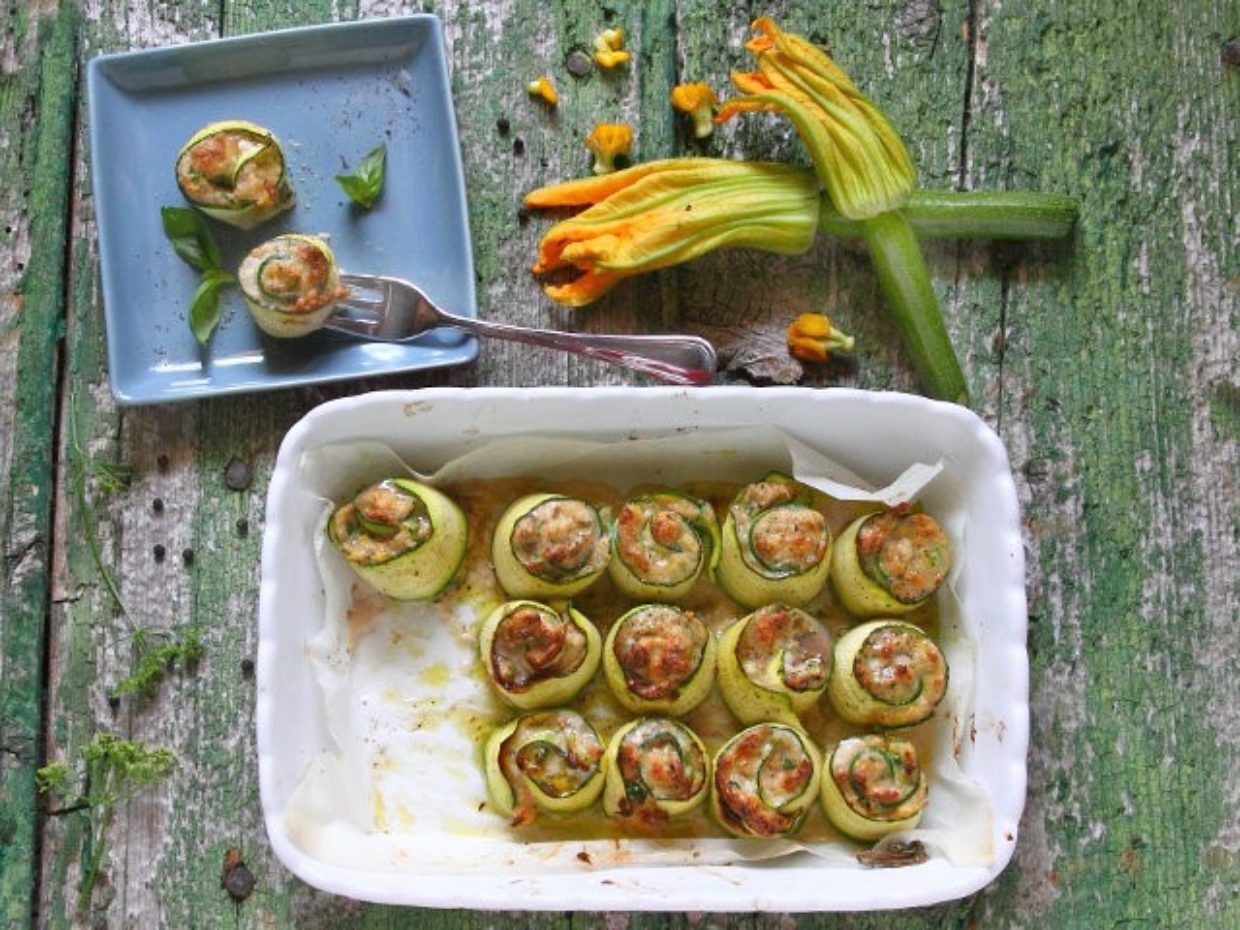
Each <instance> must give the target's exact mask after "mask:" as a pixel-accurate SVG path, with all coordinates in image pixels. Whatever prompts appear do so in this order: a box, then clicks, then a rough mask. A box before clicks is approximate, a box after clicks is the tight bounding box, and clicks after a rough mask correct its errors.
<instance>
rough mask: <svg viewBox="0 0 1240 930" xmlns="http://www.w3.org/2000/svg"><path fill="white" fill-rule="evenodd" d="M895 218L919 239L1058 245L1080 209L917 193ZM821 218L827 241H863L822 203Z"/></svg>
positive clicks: (1027, 198) (1039, 197) (1044, 201)
mask: <svg viewBox="0 0 1240 930" xmlns="http://www.w3.org/2000/svg"><path fill="white" fill-rule="evenodd" d="M899 212H900V214H901V215H902V216H903V217H904V218H905V219H906V220H908V222H909V224H910V225H911V226H912V227H913V231H914V232H915V233H916V234H917V236H918V238H920V239H992V240H1012V239H1062V238H1064V237H1065V236H1067V235H1069V234H1070V233H1071V232H1072V227H1073V226H1074V225H1075V223H1076V218H1077V214H1078V207H1077V202H1076V200H1075V198H1072V197H1068V196H1065V195H1063V194H1039V193H1031V192H1028V191H996V192H989V191H987V192H974V191H922V190H918V191H913V193H912V194H911V195H910V196H909V199H908V203H906V204H905V205H904V206H903V207H902V208H901V209H900V211H899ZM821 217H822V218H821V221H820V228H821V229H822V231H823V232H825V233H826V234H828V235H831V236H839V237H841V238H860V237H862V236H864V235H865V233H864V231H863V229H862V226H863V223H862V221H859V220H850V219H847V218H846V217H844V216H841V215H840V214H839V213H838V212H836V210H834V209H833V208H832V207H831V205H830V202H829V201H828V199H827V198H825V197H824V198H823V203H822V214H821Z"/></svg>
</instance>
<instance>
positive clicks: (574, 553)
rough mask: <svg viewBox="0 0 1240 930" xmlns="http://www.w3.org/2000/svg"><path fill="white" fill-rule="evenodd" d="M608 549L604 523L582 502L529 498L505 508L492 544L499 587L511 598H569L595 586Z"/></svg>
mask: <svg viewBox="0 0 1240 930" xmlns="http://www.w3.org/2000/svg"><path fill="white" fill-rule="evenodd" d="M609 556H610V548H609V546H608V539H607V532H606V529H605V527H604V524H603V518H602V517H601V516H600V515H599V512H598V511H597V510H596V509H595V508H594V507H593V506H591V505H590V504H588V503H586V502H585V501H582V500H578V499H577V498H574V497H566V496H564V495H562V494H529V495H526V496H525V497H522V498H520V499H519V500H516V501H514V502H513V503H512V504H510V505H509V506H508V508H507V509H506V510H505V511H504V513H503V514H502V515H501V516H500V519H499V523H498V525H497V526H496V528H495V535H494V537H493V538H492V541H491V561H492V564H493V565H494V567H495V575H496V578H497V579H498V580H499V583H500V587H502V588H503V589H504V591H506V592H507V593H508V596H509V597H513V598H526V597H532V598H538V599H542V600H550V599H553V598H569V597H573V596H574V595H577V594H580V593H581V592H582V591H584V590H585V589H586V588H588V587H589V586H590V585H592V584H594V582H596V581H597V580H598V579H599V578H600V577H602V574H603V572H604V571H605V570H606V568H607V562H608V558H609Z"/></svg>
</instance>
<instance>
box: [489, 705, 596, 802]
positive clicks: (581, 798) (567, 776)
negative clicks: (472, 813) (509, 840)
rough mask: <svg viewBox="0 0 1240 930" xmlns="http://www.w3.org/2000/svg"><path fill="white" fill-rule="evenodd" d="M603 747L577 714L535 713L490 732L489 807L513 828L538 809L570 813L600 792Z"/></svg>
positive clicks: (567, 711) (592, 730)
mask: <svg viewBox="0 0 1240 930" xmlns="http://www.w3.org/2000/svg"><path fill="white" fill-rule="evenodd" d="M603 751H604V750H603V744H602V741H601V740H600V739H599V736H598V733H596V732H595V730H594V727H592V726H590V724H589V722H588V721H587V720H586V719H585V718H584V717H582V716H581V714H579V713H577V712H576V711H572V710H563V709H560V710H545V711H537V712H535V713H532V714H526V715H525V716H523V717H518V718H517V719H516V720H513V721H511V722H510V723H507V724H505V725H504V726H502V727H499V728H498V729H497V730H495V732H494V733H492V734H491V736H490V738H489V739H488V740H487V744H486V748H485V749H484V753H483V754H484V757H485V761H486V781H487V792H488V794H489V795H490V797H491V803H493V804H494V805H495V807H496V808H497V809H498V810H499V812H500V813H501V814H503V815H504V816H505V817H509V818H511V820H512V825H513V826H521V825H522V824H526V823H530V822H531V821H532V820H534V818H535V817H536V816H537V814H538V811H546V812H547V813H552V814H572V813H576V812H577V811H580V810H584V809H585V808H587V807H589V806H590V805H591V804H593V803H594V802H595V800H597V799H598V796H599V794H600V793H602V790H603V783H604V779H603V770H602V761H603Z"/></svg>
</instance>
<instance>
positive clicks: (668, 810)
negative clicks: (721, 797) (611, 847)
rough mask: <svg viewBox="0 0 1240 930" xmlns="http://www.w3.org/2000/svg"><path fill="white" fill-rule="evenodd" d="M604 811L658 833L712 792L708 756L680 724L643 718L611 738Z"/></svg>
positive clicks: (605, 769) (605, 759)
mask: <svg viewBox="0 0 1240 930" xmlns="http://www.w3.org/2000/svg"><path fill="white" fill-rule="evenodd" d="M603 774H604V776H605V778H606V785H605V787H604V788H603V810H604V811H605V812H606V814H607V816H609V817H615V818H617V819H619V820H622V821H623V822H624V823H626V824H628V825H632V826H634V827H637V828H638V829H657V828H659V827H661V826H663V825H664V824H665V823H667V821H668V820H669V819H671V818H673V817H681V816H684V815H685V814H688V813H690V812H692V811H693V810H695V809H696V808H697V807H699V806H700V805H701V804H702V802H703V801H705V800H706V796H707V795H708V794H709V793H710V756H709V755H708V754H707V752H706V746H705V744H703V742H702V740H701V738H700V737H699V736H698V735H697V734H696V733H694V732H693V731H692V730H691V729H689V728H688V727H687V726H685V725H684V724H683V723H680V722H679V721H676V720H669V719H667V718H666V717H643V718H641V719H638V720H634V721H632V722H630V723H627V724H625V725H624V726H622V727H621V728H620V729H619V730H617V731H616V732H615V734H614V735H613V736H612V738H611V742H610V743H608V745H607V754H606V755H605V756H604V757H603Z"/></svg>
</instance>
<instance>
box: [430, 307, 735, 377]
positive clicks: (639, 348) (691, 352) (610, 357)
mask: <svg viewBox="0 0 1240 930" xmlns="http://www.w3.org/2000/svg"><path fill="white" fill-rule="evenodd" d="M441 313H442V322H443V323H445V324H447V325H449V326H454V327H456V328H457V329H463V330H466V331H467V332H471V333H474V334H476V335H479V336H490V337H492V338H495V339H507V340H509V341H511V342H523V343H526V344H527V345H533V346H543V347H545V348H551V349H560V350H562V351H564V352H574V353H576V354H578V355H588V356H589V357H590V358H597V359H602V360H603V361H605V362H611V363H613V364H615V365H621V366H623V367H625V368H630V369H632V370H633V371H640V372H642V373H643V374H647V375H650V376H651V377H654V378H658V379H659V380H661V381H666V382H668V383H670V384H698V385H703V384H711V383H712V382H713V381H714V380H715V368H716V361H717V360H716V356H715V348H714V346H712V345H711V344H710V343H709V342H707V341H706V340H705V339H702V338H699V337H698V336H615V335H610V334H599V333H566V332H560V331H558V330H552V329H529V328H527V327H524V326H508V325H506V324H504V323H493V322H491V321H490V320H473V319H469V318H467V317H460V316H457V315H456V314H452V313H447V312H443V311H441Z"/></svg>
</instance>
